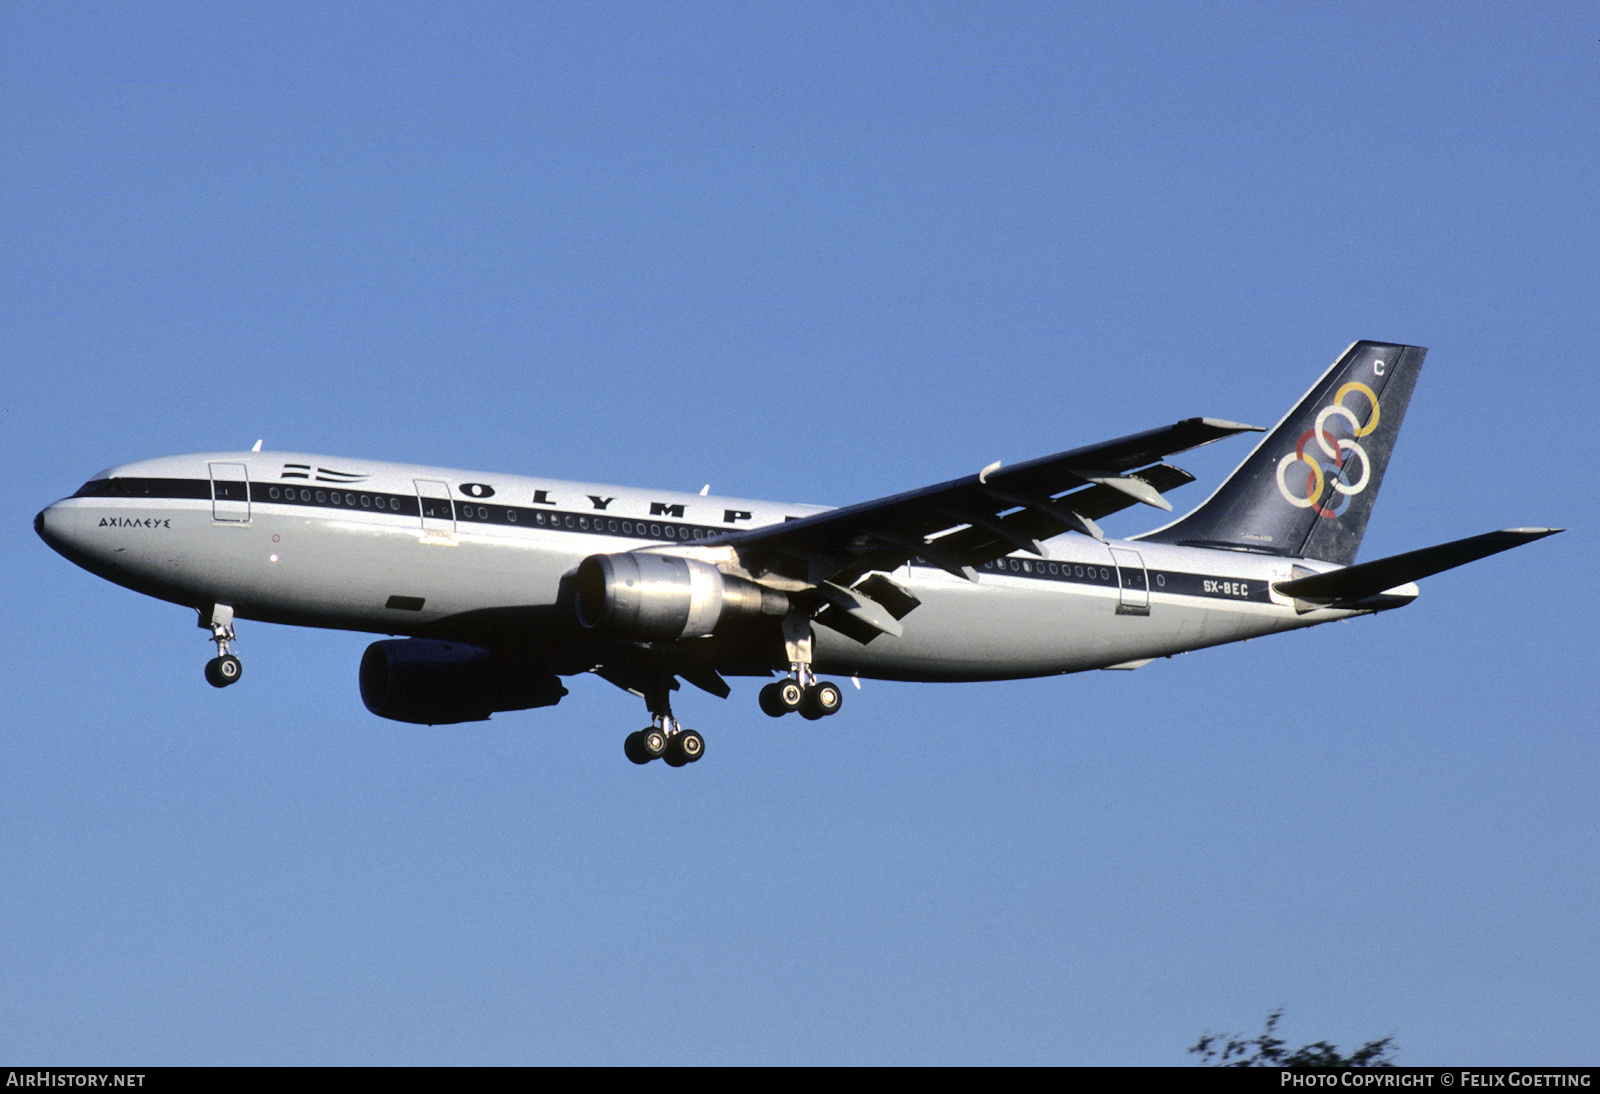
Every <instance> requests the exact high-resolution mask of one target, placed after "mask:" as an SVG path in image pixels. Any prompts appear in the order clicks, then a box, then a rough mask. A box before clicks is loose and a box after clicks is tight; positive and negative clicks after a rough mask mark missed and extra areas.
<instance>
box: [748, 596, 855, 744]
mask: <svg viewBox="0 0 1600 1094" xmlns="http://www.w3.org/2000/svg"><path fill="white" fill-rule="evenodd" d="M783 648H784V652H785V653H787V654H788V655H789V677H788V679H786V680H779V681H777V682H776V683H771V684H768V685H767V686H766V687H764V688H762V689H761V694H760V695H759V696H758V697H757V699H758V701H759V702H760V704H761V710H762V712H763V713H765V714H768V715H770V716H772V717H773V718H782V717H783V716H784V715H785V714H788V713H789V712H790V711H791V710H798V711H799V712H800V717H802V718H805V719H807V720H808V721H812V722H814V721H816V720H817V719H818V718H826V717H827V716H828V715H830V714H837V713H839V708H840V707H841V706H843V705H844V693H843V692H842V691H840V690H839V686H838V685H837V684H833V683H830V682H829V681H827V680H818V679H817V676H816V673H814V672H812V671H811V652H812V633H811V617H810V616H808V615H806V614H805V613H803V612H790V613H789V614H788V615H786V616H784V617H783Z"/></svg>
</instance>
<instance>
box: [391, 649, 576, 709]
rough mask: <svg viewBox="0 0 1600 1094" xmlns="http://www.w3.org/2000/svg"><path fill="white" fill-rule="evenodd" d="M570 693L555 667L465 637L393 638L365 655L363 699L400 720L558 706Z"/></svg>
mask: <svg viewBox="0 0 1600 1094" xmlns="http://www.w3.org/2000/svg"><path fill="white" fill-rule="evenodd" d="M566 693H567V689H566V688H565V687H563V686H562V684H561V680H560V678H559V677H557V676H556V675H555V674H554V673H552V672H541V671H539V670H538V669H537V668H531V667H528V666H524V665H515V664H506V663H503V662H500V661H498V660H496V659H495V658H494V656H493V655H491V654H490V653H489V651H488V650H485V649H481V648H479V647H477V646H469V645H466V644H464V643H461V642H436V641H433V640H431V639H427V638H392V639H389V640H387V641H384V642H374V643H373V644H372V645H370V646H368V647H367V652H366V653H364V654H363V655H362V657H361V701H362V702H363V703H365V704H366V705H367V709H368V710H370V711H372V713H374V714H376V715H377V716H378V717H380V718H392V719H394V720H395V721H397V722H413V723H416V724H418V725H430V726H440V725H452V724H454V723H456V722H482V721H485V720H486V719H487V718H488V717H489V715H491V714H493V713H495V712H496V711H501V710H527V709H528V708H529V707H548V706H554V705H555V704H556V703H558V702H560V701H561V697H562V696H563V695H565V694H566Z"/></svg>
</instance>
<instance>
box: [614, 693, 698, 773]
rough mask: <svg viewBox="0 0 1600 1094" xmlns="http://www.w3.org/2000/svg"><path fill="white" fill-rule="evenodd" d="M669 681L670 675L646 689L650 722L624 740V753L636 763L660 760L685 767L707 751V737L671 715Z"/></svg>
mask: <svg viewBox="0 0 1600 1094" xmlns="http://www.w3.org/2000/svg"><path fill="white" fill-rule="evenodd" d="M670 681H671V677H667V678H666V679H665V680H661V681H657V682H655V683H653V684H651V685H650V686H649V687H647V688H646V689H645V696H644V700H645V703H646V705H648V706H649V708H650V725H649V726H647V727H646V728H644V729H641V730H636V731H635V732H633V733H630V734H628V736H627V738H626V739H624V740H623V742H622V751H623V754H624V755H626V756H627V757H628V759H630V760H632V761H633V762H634V763H636V764H647V763H649V762H650V761H651V760H656V759H659V760H663V761H665V762H666V765H667V766H668V767H682V766H683V765H684V764H692V763H694V762H695V761H696V760H698V759H700V757H702V756H704V755H705V754H706V739H705V738H704V737H702V736H700V734H699V733H697V732H696V731H695V730H692V729H689V728H687V727H685V726H683V725H682V724H680V723H679V721H678V720H677V719H676V718H674V717H673V716H672V703H671V701H670V700H669V698H668V696H669V695H670V694H671V689H670V686H669V685H670Z"/></svg>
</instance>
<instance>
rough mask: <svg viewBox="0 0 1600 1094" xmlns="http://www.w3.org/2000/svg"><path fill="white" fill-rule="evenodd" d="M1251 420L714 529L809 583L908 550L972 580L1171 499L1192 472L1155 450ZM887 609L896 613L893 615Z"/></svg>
mask: <svg viewBox="0 0 1600 1094" xmlns="http://www.w3.org/2000/svg"><path fill="white" fill-rule="evenodd" d="M1248 431H1256V432H1259V430H1258V429H1257V428H1256V427H1255V426H1248V425H1240V424H1239V423H1237V422H1225V421H1219V420H1217V419H1214V418H1188V419H1185V420H1184V421H1181V422H1176V423H1174V424H1173V425H1169V426H1166V427H1164V428H1161V429H1151V430H1147V431H1146V432H1143V433H1135V434H1133V435H1131V436H1127V437H1121V438H1118V439H1117V440H1114V441H1107V442H1106V443H1104V444H1096V445H1089V446H1087V447H1084V448H1075V449H1073V450H1071V451H1069V452H1060V453H1057V454H1056V455H1054V456H1045V457H1042V458H1040V459H1035V460H1029V461H1027V462H1026V463H1019V464H1014V465H1012V466H1009V467H1005V466H1001V465H999V464H993V465H991V466H989V467H986V468H984V469H983V470H982V471H981V472H979V473H977V474H974V475H968V476H966V477H965V478H960V479H952V480H950V481H949V482H943V483H939V484H937V485H935V486H927V487H923V488H922V489H920V490H910V491H907V492H905V493H903V494H895V495H892V496H890V497H886V498H879V499H877V500H875V501H867V502H861V503H859V504H856V505H849V506H846V507H844V508H843V509H833V510H830V511H828V512H826V513H818V514H816V515H814V516H810V517H804V518H801V519H799V520H792V521H787V522H785V523H783V524H778V525H768V526H767V527H764V528H753V529H750V530H749V531H747V532H734V533H730V534H728V535H726V536H722V537H719V540H718V542H722V543H727V544H730V545H732V546H733V547H734V548H735V549H736V550H737V551H738V552H739V555H740V557H741V559H744V560H745V561H746V565H747V566H750V567H751V569H753V570H764V571H767V572H771V571H774V570H776V571H779V572H783V573H787V574H789V575H791V576H793V577H796V578H798V579H800V580H804V581H807V582H809V583H820V582H824V581H826V582H829V583H831V584H832V585H834V586H841V585H849V584H850V583H852V582H854V581H855V580H857V579H858V578H860V577H861V576H862V575H864V574H866V573H868V572H871V571H874V570H877V571H889V570H893V569H895V568H896V567H898V566H900V565H902V564H904V563H905V562H906V561H908V560H909V559H911V558H914V557H918V558H922V559H924V560H926V561H927V562H929V563H932V564H933V565H936V566H940V567H942V568H943V569H945V570H947V571H949V572H950V573H952V574H955V575H957V576H960V577H965V578H967V579H969V580H976V577H977V575H976V573H975V572H974V569H973V568H974V567H975V566H981V565H982V564H983V563H985V562H988V561H990V560H992V559H995V558H998V557H1000V556H1001V555H1005V554H1008V553H1010V552H1012V551H1016V550H1026V551H1032V552H1034V553H1035V554H1039V555H1043V554H1045V549H1044V547H1043V546H1042V544H1041V542H1040V541H1041V540H1045V539H1049V538H1050V537H1052V536H1058V535H1061V534H1062V533H1064V532H1067V531H1073V530H1076V531H1079V532H1083V533H1084V534H1086V535H1092V536H1094V537H1096V538H1097V539H1098V538H1104V537H1103V536H1102V535H1101V533H1100V529H1099V528H1098V527H1097V526H1096V525H1095V523H1094V522H1095V521H1096V520H1097V519H1099V518H1101V517H1104V516H1105V515H1107V514H1109V513H1114V512H1116V511H1118V510H1120V509H1123V508H1126V507H1127V506H1129V505H1132V504H1134V503H1135V502H1144V503H1146V504H1148V505H1154V506H1156V507H1158V508H1161V509H1171V508H1172V506H1171V505H1170V504H1169V503H1168V502H1167V501H1166V500H1165V499H1164V498H1162V496H1161V494H1162V491H1165V490H1170V489H1173V488H1174V487H1176V486H1181V485H1183V484H1184V483H1187V482H1192V481H1193V476H1192V475H1190V474H1189V473H1188V472H1186V471H1182V470H1180V469H1178V468H1176V467H1170V466H1167V465H1166V464H1162V463H1160V462H1159V461H1160V460H1161V459H1162V458H1163V457H1165V456H1167V455H1170V454H1171V453H1174V452H1183V451H1186V450H1188V449H1191V448H1198V447H1199V446H1201V445H1205V444H1210V443H1211V442H1212V441H1217V440H1221V439H1222V438H1224V437H1231V436H1233V435H1234V434H1236V433H1243V432H1248ZM897 618H898V617H897Z"/></svg>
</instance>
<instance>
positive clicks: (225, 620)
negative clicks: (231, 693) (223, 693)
mask: <svg viewBox="0 0 1600 1094" xmlns="http://www.w3.org/2000/svg"><path fill="white" fill-rule="evenodd" d="M200 626H201V627H202V628H204V629H206V630H209V631H210V632H211V641H213V642H215V643H216V644H217V655H216V656H215V657H213V658H212V659H211V660H209V661H207V662H206V683H208V684H210V685H211V686H212V687H214V688H225V687H227V686H228V685H229V684H237V683H238V682H239V677H240V676H241V675H242V674H243V673H244V666H243V665H241V664H240V663H239V659H238V658H237V657H235V656H234V655H233V651H232V650H230V649H229V648H228V643H230V642H232V641H234V633H233V609H232V608H231V607H229V606H228V605H226V604H214V605H212V607H211V612H210V614H209V615H207V614H206V610H205V609H204V608H202V609H200Z"/></svg>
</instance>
